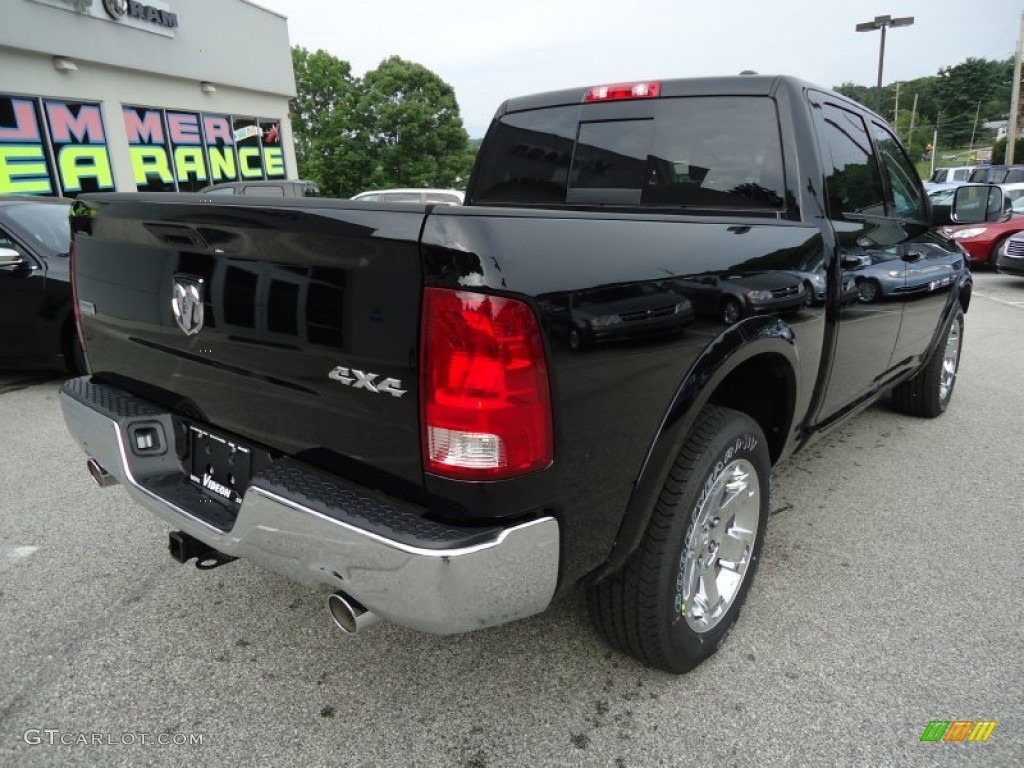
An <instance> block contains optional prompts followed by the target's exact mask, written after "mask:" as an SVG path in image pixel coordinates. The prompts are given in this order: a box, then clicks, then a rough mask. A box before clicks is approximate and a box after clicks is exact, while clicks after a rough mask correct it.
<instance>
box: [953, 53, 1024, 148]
mask: <svg viewBox="0 0 1024 768" xmlns="http://www.w3.org/2000/svg"><path fill="white" fill-rule="evenodd" d="M1012 76H1013V68H1012V63H1011V62H1010V61H989V60H987V59H975V58H968V59H967V60H966V61H964V62H962V63H960V64H957V65H955V66H952V67H943V68H942V69H940V70H939V73H938V81H937V83H936V87H935V92H936V97H937V100H938V103H939V104H941V105H943V106H941V108H940V109H941V115H940V117H939V130H940V134H941V135H940V142H941V143H942V145H943V146H965V145H966V144H967V143H968V142H969V141H970V138H971V133H972V132H973V131H974V128H975V118H976V117H977V124H978V125H981V124H982V123H983V122H984V120H985V118H986V117H987V116H988V115H986V114H984V113H983V112H982V111H981V107H985V108H986V110H987V109H988V108H989V107H992V106H995V105H996V104H998V103H1000V102H1002V103H1007V104H1008V103H1009V87H1008V86H1007V85H1006V83H1008V82H1009V81H1010V80H1011V78H1012ZM1004 97H1005V99H1006V100H1005V102H1003V101H1002V100H1003V98H1004Z"/></svg>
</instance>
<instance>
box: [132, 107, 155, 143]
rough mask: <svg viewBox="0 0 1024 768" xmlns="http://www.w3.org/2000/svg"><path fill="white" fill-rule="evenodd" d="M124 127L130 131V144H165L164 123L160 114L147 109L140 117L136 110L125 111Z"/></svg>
mask: <svg viewBox="0 0 1024 768" xmlns="http://www.w3.org/2000/svg"><path fill="white" fill-rule="evenodd" d="M124 127H125V129H126V130H127V131H128V143H129V144H163V143H164V122H163V120H161V119H160V113H159V112H157V111H156V110H152V109H147V110H146V111H145V112H143V113H142V117H139V113H138V112H137V111H136V110H134V109H126V110H125V111H124Z"/></svg>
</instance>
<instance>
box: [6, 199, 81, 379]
mask: <svg viewBox="0 0 1024 768" xmlns="http://www.w3.org/2000/svg"><path fill="white" fill-rule="evenodd" d="M70 204H71V201H70V200H67V199H62V198H43V197H25V196H17V195H3V196H0V329H2V332H0V369H5V368H30V369H40V370H41V369H56V370H62V369H67V370H71V371H84V369H85V363H84V361H83V359H82V348H81V345H80V343H79V339H78V334H77V332H76V331H75V322H74V315H73V312H72V307H71V286H70V284H69V282H68V251H69V249H70V242H71V232H70V227H69V225H68V208H69V206H70Z"/></svg>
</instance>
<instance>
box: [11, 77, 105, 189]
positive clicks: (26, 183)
mask: <svg viewBox="0 0 1024 768" xmlns="http://www.w3.org/2000/svg"><path fill="white" fill-rule="evenodd" d="M44 115H45V122H44V120H43V116H44ZM44 126H45V127H48V130H46V129H44ZM113 189H114V176H113V173H112V172H111V166H110V154H109V152H108V151H107V136H106V131H105V130H104V127H103V117H102V115H101V114H100V107H99V105H98V104H89V103H85V102H71V101H57V100H51V99H35V98H22V97H15V96H0V194H36V195H75V194H78V193H79V192H103V191H109V190H113Z"/></svg>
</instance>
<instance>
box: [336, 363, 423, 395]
mask: <svg viewBox="0 0 1024 768" xmlns="http://www.w3.org/2000/svg"><path fill="white" fill-rule="evenodd" d="M327 378H329V379H334V380H335V381H340V382H341V383H342V384H344V385H345V386H346V387H352V389H365V390H366V391H367V392H371V393H373V394H375V395H380V394H385V395H391V396H392V397H401V396H402V395H404V394H405V393H406V392H408V390H407V389H402V382H401V380H400V379H384V380H383V381H380V382H378V381H377V379H379V378H380V374H379V373H367V372H365V371H360V370H359V369H357V368H346V367H344V366H341V365H339V366H338V367H337V368H335V369H334V370H332V371H331V372H330V373H328V374H327Z"/></svg>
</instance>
